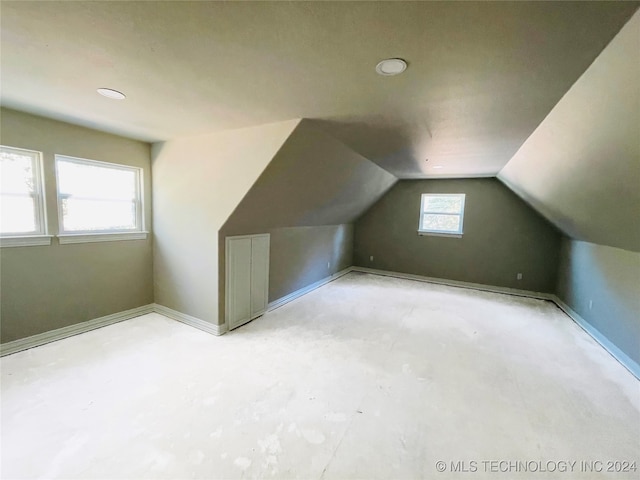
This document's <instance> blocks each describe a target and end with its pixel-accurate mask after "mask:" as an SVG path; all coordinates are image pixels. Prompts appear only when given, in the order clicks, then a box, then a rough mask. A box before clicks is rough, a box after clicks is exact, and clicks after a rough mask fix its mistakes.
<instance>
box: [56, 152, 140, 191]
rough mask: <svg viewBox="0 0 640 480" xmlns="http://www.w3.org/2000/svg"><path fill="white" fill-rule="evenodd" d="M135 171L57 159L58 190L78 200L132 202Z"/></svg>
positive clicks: (134, 188)
mask: <svg viewBox="0 0 640 480" xmlns="http://www.w3.org/2000/svg"><path fill="white" fill-rule="evenodd" d="M136 177H137V175H136V172H135V171H134V170H121V169H119V168H117V167H115V168H114V167H101V166H99V165H89V164H80V163H76V162H70V161H67V160H58V182H59V185H58V191H59V192H60V193H61V194H62V195H73V196H75V197H84V198H94V199H98V198H100V199H109V200H133V199H134V198H135V196H136Z"/></svg>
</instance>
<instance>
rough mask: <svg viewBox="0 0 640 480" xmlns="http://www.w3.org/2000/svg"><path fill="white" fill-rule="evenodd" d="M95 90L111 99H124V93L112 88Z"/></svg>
mask: <svg viewBox="0 0 640 480" xmlns="http://www.w3.org/2000/svg"><path fill="white" fill-rule="evenodd" d="M97 92H98V93H99V94H100V95H102V96H103V97H107V98H111V99H113V100H124V99H125V98H127V97H126V95H125V94H124V93H122V92H119V91H117V90H113V89H112V88H99V89H98V90H97Z"/></svg>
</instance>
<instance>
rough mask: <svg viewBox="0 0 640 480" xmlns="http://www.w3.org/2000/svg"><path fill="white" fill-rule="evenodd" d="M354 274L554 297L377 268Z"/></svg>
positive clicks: (539, 296)
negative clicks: (369, 274) (368, 274)
mask: <svg viewBox="0 0 640 480" xmlns="http://www.w3.org/2000/svg"><path fill="white" fill-rule="evenodd" d="M351 270H352V271H354V272H362V273H371V274H373V275H382V276H385V277H396V278H404V279H405V280H416V281H418V282H426V283H436V284H438V285H447V286H450V287H460V288H471V289H473V290H481V291H483V292H491V293H504V294H506V295H516V296H518V297H529V298H537V299H539V300H551V301H553V298H552V297H553V295H552V294H550V293H543V292H532V291H531V290H520V289H517V288H508V287H494V286H493V285H485V284H483V283H471V282H461V281H458V280H447V279H446V278H435V277H425V276H422V275H414V274H411V273H400V272H388V271H386V270H377V269H375V268H366V267H351Z"/></svg>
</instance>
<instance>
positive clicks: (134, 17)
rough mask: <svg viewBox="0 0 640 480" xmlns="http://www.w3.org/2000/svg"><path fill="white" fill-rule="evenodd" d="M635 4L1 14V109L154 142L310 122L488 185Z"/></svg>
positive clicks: (42, 9) (347, 139)
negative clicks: (394, 68)
mask: <svg viewBox="0 0 640 480" xmlns="http://www.w3.org/2000/svg"><path fill="white" fill-rule="evenodd" d="M638 5H639V4H638V2H557V3H555V2H496V3H493V2H491V3H487V2H448V3H446V2H342V3H340V2H258V3H248V2H100V1H91V2H83V1H80V2H57V1H53V2H10V1H3V2H2V7H1V8H2V18H1V26H2V33H1V41H2V59H1V64H0V67H1V74H2V92H1V95H2V96H1V101H2V104H3V105H5V106H8V107H11V108H15V109H18V110H23V111H27V112H30V113H35V114H40V115H44V116H48V117H53V118H56V119H60V120H65V121H69V122H71V123H77V124H81V125H84V126H88V127H93V128H97V129H100V130H106V131H109V132H113V133H118V134H122V135H125V136H128V137H132V138H138V139H141V140H145V141H150V142H151V141H159V140H167V139H172V138H176V137H180V136H184V135H190V134H196V133H204V132H214V131H217V130H224V129H230V128H237V127H244V126H250V125H257V124H264V123H269V122H275V121H280V120H287V119H292V118H309V119H312V120H313V121H314V123H315V124H316V126H317V127H319V128H322V129H324V130H325V131H327V132H328V133H330V134H332V135H333V136H335V137H337V138H338V139H340V140H341V141H342V142H344V143H345V144H346V145H347V146H349V147H350V148H352V149H353V150H355V151H356V152H358V153H359V154H361V155H363V156H365V157H366V158H368V159H370V160H372V161H374V162H376V163H378V164H379V165H380V166H382V167H383V168H385V169H386V170H388V171H389V172H391V173H393V174H394V175H396V176H398V177H402V178H413V177H432V176H434V177H436V176H482V175H495V174H497V172H498V171H500V169H501V168H502V167H503V166H504V165H505V164H506V163H507V161H509V159H510V158H511V157H512V156H513V155H514V154H515V153H516V151H517V150H518V148H519V147H520V146H521V145H522V144H523V142H524V141H525V140H526V139H527V137H529V135H531V133H532V132H533V131H534V130H535V129H536V127H537V126H538V125H539V124H540V122H541V121H542V120H543V119H544V118H545V116H546V115H547V114H548V113H549V112H550V111H551V109H552V108H553V107H554V105H555V104H556V103H557V102H558V101H559V100H560V98H561V97H562V96H563V95H564V94H565V93H566V92H567V90H568V89H569V88H570V87H571V85H572V84H573V83H574V82H575V81H576V80H577V79H578V77H580V75H581V74H582V73H583V72H584V71H585V70H586V69H587V67H588V66H589V65H590V64H591V63H592V62H593V60H594V59H595V58H596V57H597V55H598V54H599V53H600V52H601V51H602V49H603V48H604V47H605V46H606V45H607V43H608V42H609V41H610V40H611V39H612V38H613V37H614V36H615V35H616V33H617V32H618V31H619V30H620V28H621V27H622V26H623V25H624V24H625V22H626V21H627V20H628V19H629V18H630V16H631V15H632V14H633V12H634V11H635V10H636V9H637V8H638ZM387 57H402V58H405V59H406V60H407V61H408V63H409V68H408V69H407V71H406V72H405V73H404V74H402V75H400V76H397V77H381V76H378V75H376V73H375V72H374V67H375V65H376V63H377V62H378V61H379V60H381V59H383V58H387ZM99 87H110V88H115V89H117V90H121V91H123V92H124V93H126V94H127V99H126V100H124V101H112V100H108V99H105V98H103V97H100V96H98V95H97V94H96V88H99ZM427 158H428V159H429V161H428V162H426V161H425V159H427ZM435 165H440V166H441V167H442V168H440V169H433V168H432V167H433V166H435Z"/></svg>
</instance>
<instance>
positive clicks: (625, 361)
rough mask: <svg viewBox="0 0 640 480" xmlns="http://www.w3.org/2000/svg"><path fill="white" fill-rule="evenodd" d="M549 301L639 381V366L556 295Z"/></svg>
mask: <svg viewBox="0 0 640 480" xmlns="http://www.w3.org/2000/svg"><path fill="white" fill-rule="evenodd" d="M551 297H552V298H551V300H552V301H553V302H554V303H555V304H556V305H557V306H558V308H559V309H560V310H562V311H563V312H564V313H566V314H567V315H568V316H569V317H570V318H571V319H572V320H573V321H574V322H575V323H577V324H578V326H579V327H580V328H582V329H583V330H584V331H585V332H586V333H587V334H588V335H589V336H590V337H591V338H593V339H594V340H595V341H596V342H598V343H599V344H600V346H601V347H602V348H604V349H605V350H606V351H607V352H609V354H610V355H611V356H612V357H613V358H615V359H616V360H617V361H618V362H619V363H620V364H622V366H623V367H625V368H626V369H627V370H629V372H631V374H632V375H633V376H635V377H636V378H637V379H638V380H640V365H639V364H638V363H636V362H635V361H634V360H633V359H632V358H630V357H629V356H628V355H627V354H626V353H624V352H623V351H622V350H620V349H619V348H618V347H616V346H615V345H614V344H613V343H612V342H611V341H610V340H609V339H608V338H607V337H605V336H604V335H603V334H602V333H600V331H599V330H598V329H597V328H595V327H594V326H593V325H591V324H590V323H589V322H587V321H586V320H585V319H584V318H582V317H581V316H580V314H579V313H578V312H576V311H575V310H573V309H572V308H571V307H570V306H569V305H567V304H566V303H564V302H563V301H562V300H560V298H559V297H558V296H556V295H551Z"/></svg>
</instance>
